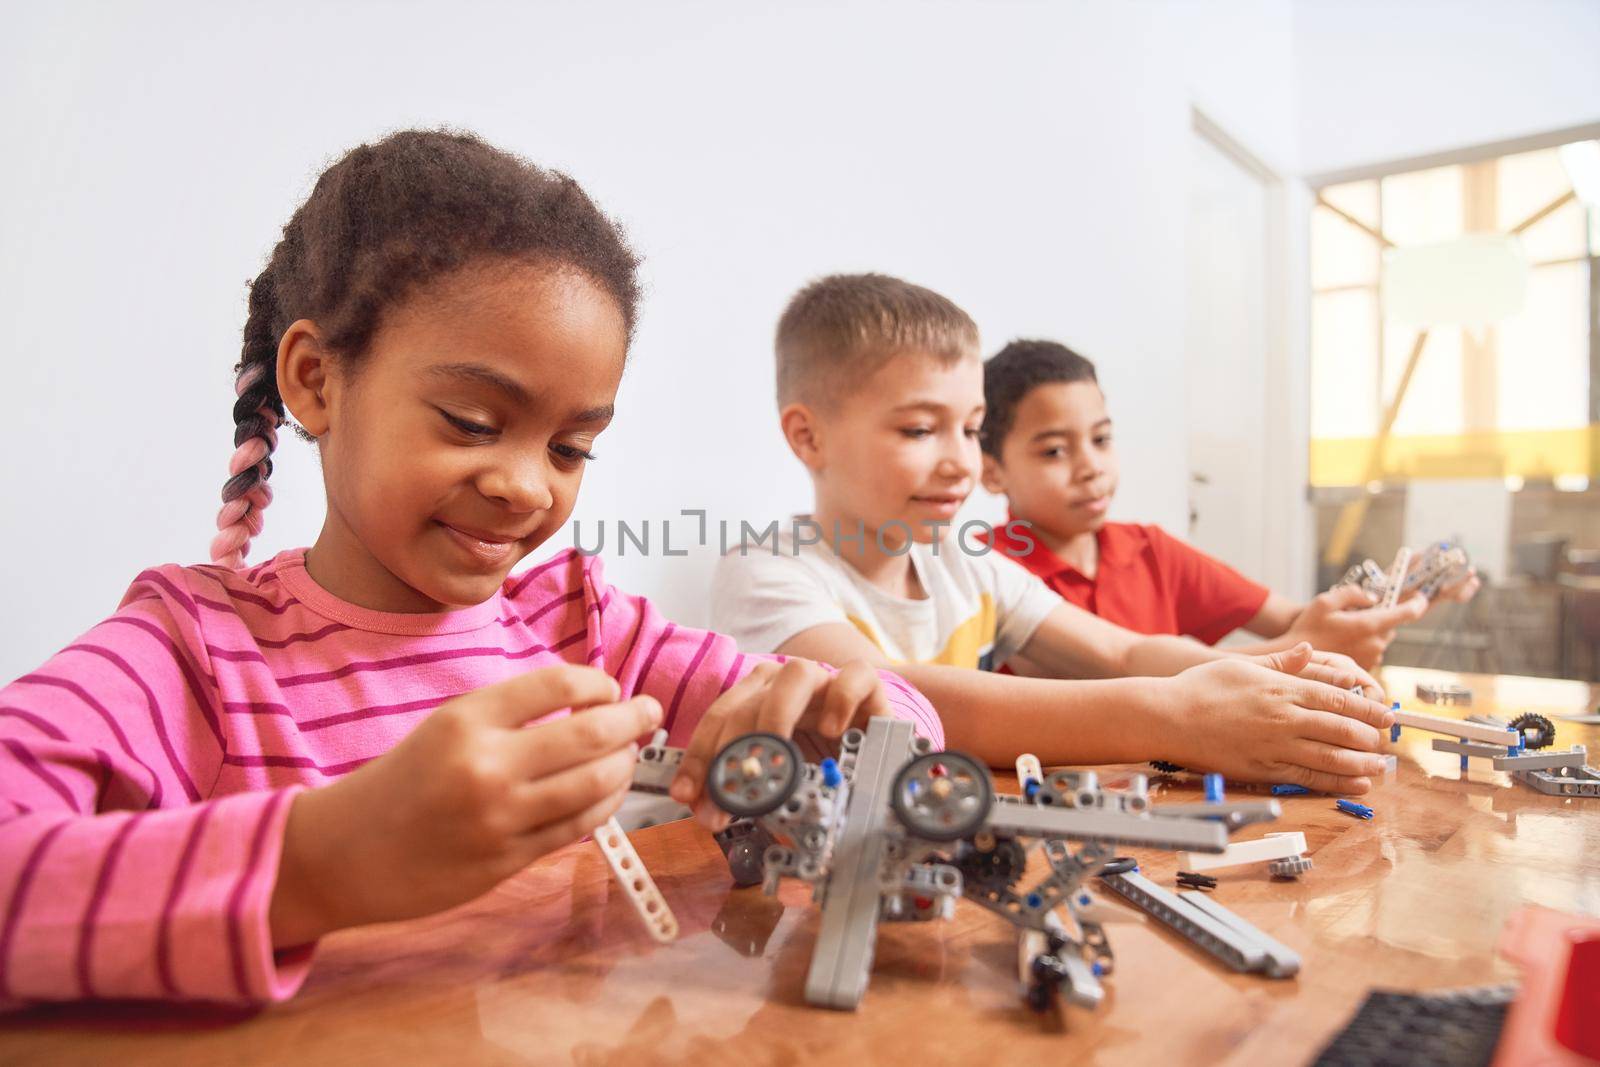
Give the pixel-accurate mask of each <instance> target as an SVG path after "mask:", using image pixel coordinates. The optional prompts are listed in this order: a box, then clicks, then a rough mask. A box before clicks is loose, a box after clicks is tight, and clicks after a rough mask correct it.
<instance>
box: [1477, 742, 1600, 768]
mask: <svg viewBox="0 0 1600 1067" xmlns="http://www.w3.org/2000/svg"><path fill="white" fill-rule="evenodd" d="M1588 751H1589V750H1588V749H1586V748H1584V747H1583V746H1582V745H1573V746H1572V747H1571V748H1564V749H1561V750H1560V751H1559V752H1531V753H1530V752H1520V753H1518V754H1517V755H1515V756H1511V755H1505V756H1501V755H1494V756H1491V757H1490V759H1491V760H1492V761H1493V763H1494V769H1495V770H1497V771H1512V772H1516V771H1553V770H1558V769H1560V768H1562V767H1569V768H1572V769H1574V770H1577V769H1579V768H1581V767H1582V766H1583V765H1584V763H1585V757H1586V756H1587V755H1588Z"/></svg>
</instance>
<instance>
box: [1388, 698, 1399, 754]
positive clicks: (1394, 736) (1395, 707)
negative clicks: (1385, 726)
mask: <svg viewBox="0 0 1600 1067" xmlns="http://www.w3.org/2000/svg"><path fill="white" fill-rule="evenodd" d="M1389 710H1390V711H1392V712H1395V713H1397V714H1398V713H1399V711H1400V702H1399V701H1398V700H1396V701H1395V702H1394V703H1393V704H1390V705H1389ZM1389 740H1390V742H1391V743H1392V742H1395V741H1398V740H1400V724H1399V723H1395V724H1394V725H1393V726H1391V727H1389Z"/></svg>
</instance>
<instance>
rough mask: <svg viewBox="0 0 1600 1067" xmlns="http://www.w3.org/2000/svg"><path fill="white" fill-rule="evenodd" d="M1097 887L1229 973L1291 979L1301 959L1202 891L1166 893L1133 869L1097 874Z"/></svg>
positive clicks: (1298, 967)
mask: <svg viewBox="0 0 1600 1067" xmlns="http://www.w3.org/2000/svg"><path fill="white" fill-rule="evenodd" d="M1100 884H1101V885H1103V886H1105V887H1106V888H1107V889H1108V890H1110V891H1111V892H1113V893H1115V894H1117V895H1118V896H1120V897H1122V898H1123V899H1124V900H1126V901H1127V902H1128V903H1130V904H1132V905H1133V906H1134V907H1136V908H1138V909H1139V910H1140V911H1143V912H1144V913H1145V914H1146V915H1149V916H1150V917H1151V918H1152V919H1155V920H1156V921H1157V922H1159V923H1161V924H1162V925H1164V926H1166V927H1167V928H1168V929H1170V930H1172V931H1173V932H1174V933H1176V934H1177V935H1178V936H1179V937H1182V938H1183V939H1184V940H1186V941H1188V942H1189V943H1190V944H1192V945H1193V946H1194V947H1195V948H1197V949H1199V950H1200V951H1201V952H1204V953H1206V954H1207V955H1209V956H1212V957H1214V958H1215V959H1216V960H1218V961H1219V962H1221V963H1222V964H1223V966H1225V967H1228V968H1229V969H1230V970H1235V971H1241V972H1247V973H1248V972H1254V973H1257V974H1262V975H1265V976H1266V977H1268V978H1292V977H1293V976H1294V975H1296V974H1298V973H1299V971H1300V956H1299V955H1298V954H1297V953H1296V952H1295V951H1294V950H1293V949H1291V948H1289V947H1288V946H1287V945H1284V944H1282V943H1281V942H1278V941H1274V940H1273V939H1272V938H1270V937H1268V936H1267V935H1266V934H1264V933H1262V932H1261V931H1260V930H1258V929H1256V928H1255V927H1254V926H1252V925H1250V924H1249V923H1248V922H1246V921H1245V920H1244V919H1241V918H1240V917H1239V916H1237V915H1235V914H1234V913H1233V912H1231V911H1229V910H1228V909H1227V908H1224V907H1223V906H1222V905H1221V904H1218V903H1217V902H1216V901H1214V900H1212V899H1210V898H1209V897H1207V896H1206V895H1205V894H1204V893H1199V892H1193V891H1186V892H1180V893H1177V894H1172V893H1169V892H1167V891H1166V890H1165V889H1162V888H1161V887H1160V886H1158V885H1156V884H1155V883H1154V882H1152V881H1150V879H1148V878H1146V877H1145V876H1144V875H1142V874H1140V873H1139V869H1138V868H1137V867H1134V868H1133V869H1132V870H1128V871H1119V872H1117V873H1112V872H1111V871H1109V870H1108V871H1105V872H1102V873H1101V875H1100Z"/></svg>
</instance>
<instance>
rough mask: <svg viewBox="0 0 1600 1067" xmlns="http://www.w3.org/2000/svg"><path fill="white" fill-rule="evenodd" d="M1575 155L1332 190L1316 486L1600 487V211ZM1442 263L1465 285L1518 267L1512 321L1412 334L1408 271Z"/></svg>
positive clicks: (1314, 337) (1317, 273)
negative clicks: (1492, 481)
mask: <svg viewBox="0 0 1600 1067" xmlns="http://www.w3.org/2000/svg"><path fill="white" fill-rule="evenodd" d="M1591 149H1592V150H1593V151H1594V152H1595V153H1597V154H1600V145H1596V144H1595V142H1580V143H1579V145H1578V146H1576V150H1578V151H1582V152H1588V151H1590V150H1591ZM1573 151H1574V149H1572V148H1562V149H1557V148H1549V149H1542V150H1539V151H1534V152H1523V153H1519V154H1516V155H1508V156H1501V157H1499V158H1495V159H1487V160H1483V161H1481V162H1476V163H1465V164H1456V165H1451V166H1444V167H1435V168H1432V169H1428V170H1420V171H1413V172H1410V173H1405V174H1394V175H1389V176H1387V177H1383V178H1375V179H1370V180H1366V181H1356V182H1349V183H1346V184H1342V185H1334V186H1328V187H1325V188H1323V189H1321V190H1319V192H1318V195H1317V205H1316V207H1315V209H1314V211H1313V215H1312V220H1311V281H1312V312H1311V315H1312V334H1311V361H1312V368H1311V383H1312V402H1311V438H1312V441H1311V463H1310V471H1311V474H1310V477H1311V484H1312V485H1313V486H1315V487H1326V486H1363V485H1367V484H1368V483H1383V482H1396V481H1406V480H1409V479H1416V478H1424V479H1426V478H1509V479H1512V480H1513V484H1514V482H1515V480H1516V479H1540V480H1551V481H1557V482H1558V483H1565V484H1577V483H1579V482H1580V481H1586V480H1587V479H1590V478H1594V477H1596V476H1597V471H1596V470H1595V462H1596V457H1597V455H1600V449H1597V448H1596V447H1594V446H1593V444H1594V438H1593V434H1594V431H1593V429H1592V428H1591V422H1592V420H1593V417H1594V416H1593V413H1594V412H1595V411H1596V410H1597V408H1600V404H1597V403H1596V400H1595V396H1596V383H1594V382H1592V381H1591V372H1590V367H1591V359H1592V356H1591V352H1590V346H1591V344H1592V342H1591V338H1590V321H1591V315H1592V310H1591V301H1592V300H1593V297H1592V295H1591V294H1592V290H1593V284H1592V279H1591V271H1592V269H1593V262H1594V260H1593V259H1592V257H1593V256H1594V255H1595V254H1596V253H1597V252H1600V241H1597V240H1596V232H1597V230H1600V226H1596V225H1594V224H1592V222H1591V218H1590V216H1591V214H1595V215H1600V212H1596V211H1595V210H1594V209H1593V208H1591V207H1589V206H1587V205H1586V203H1585V200H1584V199H1583V198H1581V197H1579V196H1578V195H1576V193H1575V191H1574V175H1573V173H1572V170H1573V168H1572V166H1571V160H1572V158H1573ZM1564 158H1565V160H1566V161H1565V162H1564ZM1480 236H1481V237H1482V238H1483V239H1484V241H1486V242H1487V243H1488V246H1487V247H1485V248H1479V249H1478V251H1483V252H1487V253H1492V254H1493V255H1494V256H1499V257H1500V259H1498V260H1495V259H1492V258H1491V259H1486V260H1485V261H1484V263H1485V264H1487V265H1483V266H1480V265H1478V264H1477V263H1476V261H1475V260H1473V261H1470V262H1469V261H1468V258H1467V257H1468V256H1469V253H1472V254H1474V255H1475V254H1476V253H1475V251H1474V248H1473V247H1472V245H1473V241H1472V239H1473V238H1477V237H1480ZM1497 242H1498V244H1497ZM1479 244H1480V245H1482V244H1483V242H1479ZM1497 249H1498V250H1497ZM1507 249H1509V252H1507V251H1506V250H1507ZM1433 253H1436V254H1437V257H1436V258H1435V260H1434V261H1433V262H1434V263H1435V264H1443V265H1444V266H1445V267H1451V266H1454V267H1455V268H1456V269H1458V270H1461V271H1464V272H1465V280H1466V281H1467V282H1475V281H1479V280H1482V276H1483V275H1484V274H1485V272H1488V271H1491V270H1497V269H1500V267H1499V264H1500V263H1501V262H1502V261H1504V260H1505V259H1506V258H1507V256H1509V257H1510V265H1509V267H1508V268H1507V269H1509V270H1511V271H1512V272H1513V274H1515V273H1517V272H1520V277H1521V278H1522V279H1523V281H1522V282H1521V285H1520V287H1519V286H1518V285H1517V283H1516V278H1515V277H1512V279H1511V281H1510V282H1509V283H1508V284H1509V286H1510V290H1511V295H1513V296H1514V297H1515V299H1514V300H1512V305H1513V306H1512V309H1511V312H1510V313H1509V314H1505V315H1503V316H1498V317H1494V318H1492V319H1491V320H1489V321H1481V322H1467V323H1463V322H1458V321H1448V320H1443V321H1441V320H1438V319H1435V320H1434V321H1404V318H1405V316H1404V314H1403V312H1404V311H1405V309H1404V308H1402V307H1400V306H1399V303H1400V302H1401V301H1402V300H1409V298H1408V297H1407V296H1406V294H1405V293H1403V292H1400V291H1399V290H1398V288H1397V287H1398V286H1399V285H1400V284H1401V281H1402V279H1401V277H1400V275H1401V273H1402V269H1403V268H1404V269H1407V270H1409V271H1410V276H1413V277H1414V276H1415V274H1416V272H1417V271H1422V272H1423V273H1424V274H1426V271H1427V269H1429V266H1428V264H1427V263H1425V262H1419V260H1420V258H1421V256H1422V255H1426V254H1433ZM1412 268H1414V269H1412ZM1425 280H1426V278H1424V281H1425ZM1502 288H1505V287H1502ZM1519 288H1520V291H1518V289H1519ZM1457 289H1458V290H1459V289H1460V286H1459V285H1458V286H1457ZM1458 295H1459V294H1458ZM1499 298H1500V297H1498V296H1496V297H1495V299H1499ZM1507 299H1510V297H1507ZM1410 302H1411V303H1414V302H1415V301H1414V300H1412V301H1410ZM1492 303H1493V301H1492V300H1488V299H1487V298H1486V299H1485V301H1480V302H1478V306H1480V307H1484V306H1487V305H1488V304H1492ZM1468 310H1470V308H1469V309H1468ZM1413 318H1414V316H1413ZM1419 338H1420V342H1419ZM1419 343H1420V350H1418V354H1417V358H1416V360H1415V364H1416V365H1415V367H1414V368H1413V371H1412V374H1411V378H1410V381H1409V383H1408V384H1407V387H1406V390H1405V393H1404V396H1403V397H1401V399H1400V404H1399V407H1398V409H1397V410H1396V411H1395V412H1394V421H1393V425H1392V427H1391V428H1390V430H1389V433H1388V434H1387V435H1383V434H1382V429H1383V422H1384V417H1385V415H1386V413H1387V409H1388V407H1389V405H1390V404H1391V403H1392V402H1393V400H1394V399H1395V397H1396V395H1397V392H1398V390H1399V387H1400V384H1401V380H1402V379H1403V378H1404V377H1405V374H1406V369H1407V366H1408V364H1409V363H1410V362H1412V360H1411V354H1412V352H1413V350H1416V349H1418V345H1419ZM1378 447H1381V449H1382V455H1381V456H1378V457H1376V459H1375V458H1374V449H1375V448H1378Z"/></svg>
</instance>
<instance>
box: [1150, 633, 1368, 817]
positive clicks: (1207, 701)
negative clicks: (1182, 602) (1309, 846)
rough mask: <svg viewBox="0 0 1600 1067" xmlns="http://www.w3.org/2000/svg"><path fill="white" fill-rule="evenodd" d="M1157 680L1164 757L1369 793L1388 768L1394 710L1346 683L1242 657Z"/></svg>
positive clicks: (1255, 777)
mask: <svg viewBox="0 0 1600 1067" xmlns="http://www.w3.org/2000/svg"><path fill="white" fill-rule="evenodd" d="M1277 655H1280V656H1282V655H1288V653H1277ZM1302 655H1303V653H1302ZM1151 684H1152V685H1153V686H1159V687H1161V689H1160V690H1159V691H1160V692H1164V693H1166V694H1168V700H1167V702H1166V703H1165V709H1166V722H1167V724H1168V726H1167V729H1165V730H1163V731H1162V733H1163V734H1164V735H1165V737H1164V740H1165V741H1166V745H1164V746H1163V750H1162V751H1160V752H1157V753H1156V754H1157V756H1159V758H1161V759H1166V760H1172V761H1173V762H1175V763H1180V764H1182V765H1183V766H1185V767H1190V768H1193V769H1195V770H1206V771H1218V772H1220V773H1222V774H1223V775H1225V776H1227V777H1228V778H1232V779H1234V780H1236V781H1241V782H1287V783H1290V784H1292V785H1303V786H1305V787H1307V788H1308V789H1315V790H1318V791H1319V792H1323V793H1356V794H1359V793H1365V792H1366V791H1367V790H1368V789H1370V788H1371V787H1372V781H1371V779H1372V777H1373V776H1374V775H1377V774H1381V773H1382V772H1383V768H1384V760H1383V757H1382V756H1380V755H1377V752H1378V750H1379V748H1380V746H1381V744H1382V741H1383V735H1382V733H1381V732H1380V731H1382V730H1384V729H1387V728H1388V727H1389V726H1390V725H1391V724H1392V723H1393V721H1394V716H1393V715H1392V714H1391V713H1390V711H1389V709H1388V708H1386V707H1384V706H1383V705H1382V704H1379V703H1377V702H1376V701H1372V700H1368V699H1367V698H1366V697H1363V696H1358V695H1357V694H1355V693H1352V692H1350V691H1348V690H1346V689H1339V688H1336V687H1335V686H1332V685H1327V684H1325V683H1323V682H1320V681H1315V680H1312V679H1309V678H1301V677H1295V676H1293V675H1292V673H1286V672H1283V671H1275V670H1271V669H1269V668H1267V667H1264V666H1261V665H1259V664H1255V663H1251V662H1248V661H1247V660H1245V659H1242V658H1240V659H1224V660H1216V661H1214V662H1211V663H1202V664H1200V665H1199V666H1196V667H1190V668H1189V669H1188V670H1186V671H1184V672H1183V673H1182V674H1178V675H1176V676H1174V677H1172V678H1160V679H1152V680H1151Z"/></svg>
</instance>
